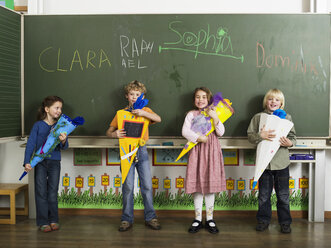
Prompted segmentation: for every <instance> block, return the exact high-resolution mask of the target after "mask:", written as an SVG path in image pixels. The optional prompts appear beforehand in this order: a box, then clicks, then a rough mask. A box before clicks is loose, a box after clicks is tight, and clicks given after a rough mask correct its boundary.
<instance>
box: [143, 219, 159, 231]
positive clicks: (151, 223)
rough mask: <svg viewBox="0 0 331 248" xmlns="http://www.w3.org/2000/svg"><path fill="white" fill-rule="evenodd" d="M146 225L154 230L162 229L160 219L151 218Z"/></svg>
mask: <svg viewBox="0 0 331 248" xmlns="http://www.w3.org/2000/svg"><path fill="white" fill-rule="evenodd" d="M145 225H146V226H148V227H150V228H152V229H153V230H160V229H161V224H160V222H159V220H158V219H156V218H155V219H151V220H150V221H145Z"/></svg>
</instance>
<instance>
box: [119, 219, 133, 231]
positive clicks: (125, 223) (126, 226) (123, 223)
mask: <svg viewBox="0 0 331 248" xmlns="http://www.w3.org/2000/svg"><path fill="white" fill-rule="evenodd" d="M131 227H132V223H130V222H128V221H126V220H123V221H121V225H120V227H119V228H118V231H120V232H125V231H127V230H129V229H130V228H131Z"/></svg>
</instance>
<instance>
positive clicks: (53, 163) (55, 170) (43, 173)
mask: <svg viewBox="0 0 331 248" xmlns="http://www.w3.org/2000/svg"><path fill="white" fill-rule="evenodd" d="M60 169H61V165H60V161H57V160H48V159H46V160H43V161H42V162H40V163H39V164H38V165H37V166H36V167H35V197H36V211H37V225H38V226H42V225H49V224H50V223H58V222H59V216H58V201H57V193H58V189H59V180H60Z"/></svg>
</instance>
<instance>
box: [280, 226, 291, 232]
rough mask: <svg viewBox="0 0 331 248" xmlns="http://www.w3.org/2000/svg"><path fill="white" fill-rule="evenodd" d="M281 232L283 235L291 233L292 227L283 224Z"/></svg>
mask: <svg viewBox="0 0 331 248" xmlns="http://www.w3.org/2000/svg"><path fill="white" fill-rule="evenodd" d="M280 231H281V232H282V233H291V231H292V230H291V225H290V224H281V225H280Z"/></svg>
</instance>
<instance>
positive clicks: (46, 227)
mask: <svg viewBox="0 0 331 248" xmlns="http://www.w3.org/2000/svg"><path fill="white" fill-rule="evenodd" d="M39 230H40V231H42V232H45V233H47V232H51V231H52V228H51V226H50V225H42V226H40V227H39Z"/></svg>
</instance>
